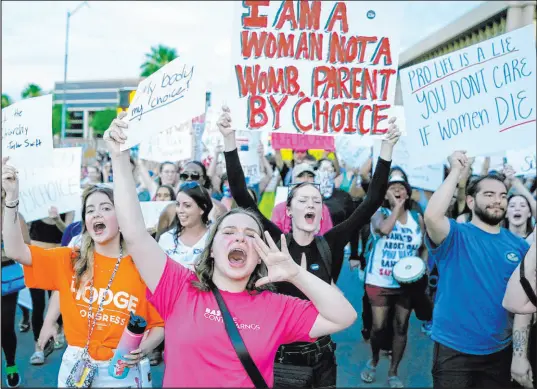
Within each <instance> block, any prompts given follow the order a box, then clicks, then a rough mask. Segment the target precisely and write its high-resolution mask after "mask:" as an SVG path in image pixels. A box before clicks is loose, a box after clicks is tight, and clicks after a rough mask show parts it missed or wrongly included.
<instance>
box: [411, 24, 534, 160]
mask: <svg viewBox="0 0 537 389" xmlns="http://www.w3.org/2000/svg"><path fill="white" fill-rule="evenodd" d="M535 66H536V63H535V27H534V26H533V25H528V26H526V27H523V28H520V29H518V30H515V31H511V32H509V33H507V34H504V35H501V36H498V37H495V38H492V39H489V40H487V41H485V42H481V43H479V44H476V45H473V46H470V47H466V48H464V49H462V50H459V51H455V52H453V53H450V54H447V55H444V56H442V57H438V58H435V59H432V60H430V61H427V62H424V63H420V64H418V65H416V66H412V67H409V68H406V69H403V70H401V87H402V92H403V98H404V102H405V103H404V107H405V113H406V117H407V118H408V121H409V123H408V125H407V127H408V133H409V143H408V144H409V145H410V146H411V147H412V149H411V151H412V154H413V155H419V156H420V157H419V158H415V159H413V160H412V161H411V162H412V163H413V164H417V165H427V164H431V163H436V162H440V161H442V160H443V159H444V158H446V157H447V156H448V155H450V154H451V153H452V152H453V151H456V150H466V151H467V155H468V156H470V157H472V156H479V155H489V154H491V153H495V152H499V151H502V150H510V149H512V150H518V149H522V148H524V147H527V146H528V145H529V144H535V142H536V135H535V130H536V125H535V121H536V115H535V111H536V109H535V104H536V98H535V94H536V89H535V82H536V78H535Z"/></svg>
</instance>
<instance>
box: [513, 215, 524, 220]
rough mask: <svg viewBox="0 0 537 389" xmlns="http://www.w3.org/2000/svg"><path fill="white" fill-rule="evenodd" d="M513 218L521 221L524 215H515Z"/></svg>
mask: <svg viewBox="0 0 537 389" xmlns="http://www.w3.org/2000/svg"><path fill="white" fill-rule="evenodd" d="M513 218H514V219H515V220H520V219H522V215H521V214H520V213H515V214H514V215H513Z"/></svg>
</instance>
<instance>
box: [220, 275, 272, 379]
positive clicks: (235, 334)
mask: <svg viewBox="0 0 537 389" xmlns="http://www.w3.org/2000/svg"><path fill="white" fill-rule="evenodd" d="M211 290H212V292H213V294H214V297H215V298H216V302H217V303H218V307H219V308H220V312H221V313H222V317H223V318H224V324H225V326H226V331H227V334H228V336H229V339H230V340H231V343H232V344H233V348H234V349H235V352H236V353H237V356H238V357H239V359H240V361H241V363H242V366H244V369H245V370H246V372H247V373H248V376H249V377H250V379H251V380H252V382H253V384H254V386H255V387H256V388H268V385H267V383H266V382H265V379H264V378H263V376H262V375H261V372H260V371H259V369H258V368H257V366H256V364H255V362H254V361H253V359H252V357H251V356H250V353H249V352H248V349H247V348H246V345H245V344H244V341H243V339H242V336H241V334H240V333H239V330H238V329H237V326H236V325H235V322H234V321H233V318H232V317H231V314H230V313H229V311H228V309H227V306H226V303H225V302H224V299H223V298H222V294H220V291H219V290H218V288H217V287H216V286H215V285H214V284H213V285H211Z"/></svg>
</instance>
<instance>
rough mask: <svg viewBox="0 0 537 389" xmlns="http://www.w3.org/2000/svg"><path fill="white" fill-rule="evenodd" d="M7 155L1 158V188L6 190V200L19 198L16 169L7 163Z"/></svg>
mask: <svg viewBox="0 0 537 389" xmlns="http://www.w3.org/2000/svg"><path fill="white" fill-rule="evenodd" d="M8 160H9V157H4V158H2V189H3V190H4V191H5V192H6V201H14V200H17V199H18V198H19V178H18V175H17V173H18V172H17V169H15V168H14V167H13V166H11V165H8V164H7V161H8Z"/></svg>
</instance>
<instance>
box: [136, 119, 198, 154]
mask: <svg viewBox="0 0 537 389" xmlns="http://www.w3.org/2000/svg"><path fill="white" fill-rule="evenodd" d="M192 132H193V129H192V121H191V120H189V121H187V122H185V123H183V124H181V125H179V126H173V127H170V128H168V129H167V130H164V131H162V132H161V133H160V134H157V135H154V136H153V137H151V138H150V139H148V140H144V141H142V143H140V150H139V151H138V157H139V158H141V159H145V160H148V161H155V162H161V163H162V162H165V161H172V162H176V161H183V160H185V159H189V158H192V150H193V146H192V137H193V133H192Z"/></svg>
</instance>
